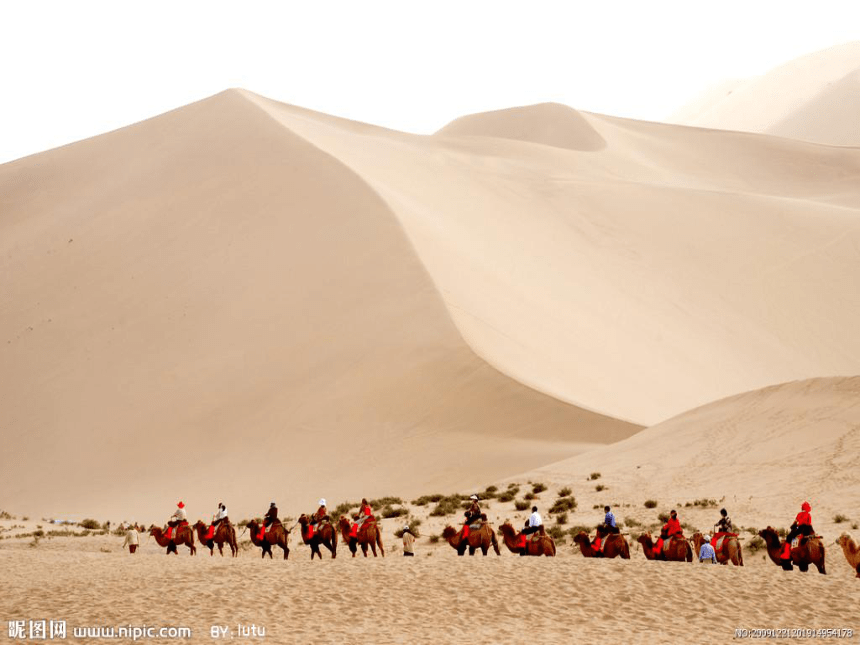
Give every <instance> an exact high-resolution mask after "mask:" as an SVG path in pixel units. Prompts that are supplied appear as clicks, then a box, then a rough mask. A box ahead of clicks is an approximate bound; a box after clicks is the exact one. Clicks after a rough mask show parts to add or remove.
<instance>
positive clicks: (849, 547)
mask: <svg viewBox="0 0 860 645" xmlns="http://www.w3.org/2000/svg"><path fill="white" fill-rule="evenodd" d="M836 544H838V545H839V546H841V547H842V553H844V554H845V559H846V560H848V564H850V565H851V568H852V569H854V570H855V571H856V572H857V577H858V578H860V547H858V546H857V543H856V542H855V541H854V540H852V539H851V536H850V535H848V534H847V533H843V534H842V535H840V536H839V539H838V540H836Z"/></svg>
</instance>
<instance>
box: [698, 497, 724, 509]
mask: <svg viewBox="0 0 860 645" xmlns="http://www.w3.org/2000/svg"><path fill="white" fill-rule="evenodd" d="M718 505H719V504H718V502H717V500H715V499H704V498H702V499H697V500H693V506H701V507H702V508H716V507H717V506H718Z"/></svg>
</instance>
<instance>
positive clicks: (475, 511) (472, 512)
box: [463, 495, 481, 538]
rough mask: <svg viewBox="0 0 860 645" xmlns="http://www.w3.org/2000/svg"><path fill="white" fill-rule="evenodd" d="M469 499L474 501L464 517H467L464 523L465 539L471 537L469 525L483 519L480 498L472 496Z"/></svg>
mask: <svg viewBox="0 0 860 645" xmlns="http://www.w3.org/2000/svg"><path fill="white" fill-rule="evenodd" d="M469 499H470V500H472V505H471V506H469V510H467V511H466V512H465V513H464V515H465V516H466V521H465V522H464V523H463V537H464V538H467V537H469V525H470V524H471V523H472V522H474V521H476V520H480V519H481V507H480V505H479V504H478V496H477V495H470V496H469Z"/></svg>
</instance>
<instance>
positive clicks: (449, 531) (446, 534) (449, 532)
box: [442, 526, 457, 540]
mask: <svg viewBox="0 0 860 645" xmlns="http://www.w3.org/2000/svg"><path fill="white" fill-rule="evenodd" d="M455 535H457V529H455V528H454V527H453V526H446V527H445V530H444V531H442V537H443V538H445V539H446V540H450V539H451V538H452V537H454V536H455Z"/></svg>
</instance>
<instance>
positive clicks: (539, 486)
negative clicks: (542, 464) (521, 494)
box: [532, 483, 546, 495]
mask: <svg viewBox="0 0 860 645" xmlns="http://www.w3.org/2000/svg"><path fill="white" fill-rule="evenodd" d="M545 490H546V484H541V483H537V484H535V485H534V486H532V492H533V493H534V494H535V495H537V494H538V493H542V492H544V491H545Z"/></svg>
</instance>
